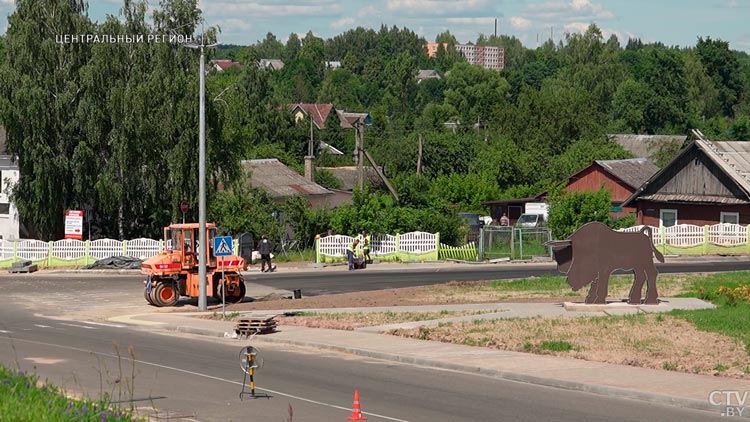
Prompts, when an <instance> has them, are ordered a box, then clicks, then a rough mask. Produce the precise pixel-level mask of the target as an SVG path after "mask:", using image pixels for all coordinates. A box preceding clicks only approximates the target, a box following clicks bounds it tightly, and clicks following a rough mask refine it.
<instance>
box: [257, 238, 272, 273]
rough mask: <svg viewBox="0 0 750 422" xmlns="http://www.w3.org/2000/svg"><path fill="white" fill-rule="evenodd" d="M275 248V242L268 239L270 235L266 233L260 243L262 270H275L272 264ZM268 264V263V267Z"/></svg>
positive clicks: (259, 251)
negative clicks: (272, 254)
mask: <svg viewBox="0 0 750 422" xmlns="http://www.w3.org/2000/svg"><path fill="white" fill-rule="evenodd" d="M272 250H273V243H272V242H271V241H270V240H268V236H266V235H265V234H264V235H263V237H262V238H261V240H260V244H259V245H258V253H260V271H261V272H264V273H265V272H267V271H268V272H270V271H273V265H272V264H271V251H272ZM266 264H268V269H266Z"/></svg>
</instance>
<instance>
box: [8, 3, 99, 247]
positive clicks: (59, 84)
mask: <svg viewBox="0 0 750 422" xmlns="http://www.w3.org/2000/svg"><path fill="white" fill-rule="evenodd" d="M86 7H87V6H86V3H85V2H83V1H69V0H54V1H53V0H48V1H23V2H18V3H17V5H16V10H15V11H14V12H13V13H12V14H11V15H10V16H9V17H8V29H7V34H6V36H5V60H4V61H3V62H2V64H0V82H1V83H0V115H1V116H0V118H1V119H2V122H3V124H4V125H5V130H6V134H7V141H6V148H7V150H8V152H9V153H10V154H13V155H15V156H17V157H18V167H19V171H20V173H21V174H22V175H23V176H22V177H21V178H20V180H19V181H18V183H17V184H16V185H15V188H14V190H13V193H12V200H13V202H14V203H15V204H16V206H17V207H18V210H19V213H20V214H21V215H23V217H24V218H25V219H27V221H29V222H30V223H31V224H32V225H33V226H34V227H35V228H36V229H37V231H38V234H39V236H40V237H41V238H42V239H56V238H59V237H61V236H62V233H63V230H62V229H63V226H62V224H63V214H64V212H65V210H66V209H71V208H78V207H82V206H84V205H85V201H86V198H85V196H84V195H83V194H82V192H80V191H81V190H84V189H83V188H81V187H80V186H79V187H78V189H76V186H75V185H76V181H75V180H76V175H75V173H74V171H73V162H72V161H73V156H74V154H76V147H77V146H78V145H79V144H80V143H81V140H82V136H81V133H80V130H79V129H80V127H81V123H80V121H79V119H78V118H77V117H76V110H77V108H78V105H79V103H80V101H81V96H80V94H81V81H80V70H81V68H82V67H83V66H85V64H86V62H87V60H88V58H89V56H90V45H89V44H86V43H80V42H67V43H65V42H60V43H58V42H56V37H60V36H64V35H72V34H76V35H77V34H92V33H93V32H94V31H93V28H94V27H93V25H92V23H91V22H90V21H89V19H88V18H87V17H86ZM91 149H92V147H90V146H85V147H82V149H81V150H79V152H78V153H77V156H78V157H79V159H84V157H85V156H90V155H91V154H90V152H89V151H90V150H91ZM77 191H78V192H77Z"/></svg>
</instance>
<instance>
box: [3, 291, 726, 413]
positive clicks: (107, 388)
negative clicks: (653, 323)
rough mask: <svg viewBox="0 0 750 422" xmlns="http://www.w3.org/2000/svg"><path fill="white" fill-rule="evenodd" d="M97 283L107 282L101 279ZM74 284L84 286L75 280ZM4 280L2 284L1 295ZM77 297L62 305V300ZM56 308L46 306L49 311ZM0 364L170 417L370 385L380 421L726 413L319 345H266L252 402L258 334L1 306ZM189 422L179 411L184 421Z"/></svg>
mask: <svg viewBox="0 0 750 422" xmlns="http://www.w3.org/2000/svg"><path fill="white" fill-rule="evenodd" d="M90 282H92V283H96V280H90ZM69 286H76V284H74V283H71V284H70V285H69ZM1 291H2V288H0V292H1ZM68 305H69V304H60V306H61V307H65V306H68ZM39 310H40V311H43V312H44V311H45V309H39ZM0 321H2V322H1V323H0V330H2V331H0V361H1V362H2V363H3V364H5V365H6V366H10V367H17V368H20V369H23V370H26V371H34V372H36V373H37V374H38V375H39V376H40V378H41V379H46V380H48V381H49V382H52V383H54V384H56V385H58V386H62V387H64V388H65V389H67V390H69V391H71V392H84V393H86V394H88V395H89V396H92V397H99V396H100V395H101V394H102V393H103V392H106V393H108V394H110V395H111V396H112V397H114V398H115V399H116V400H118V401H122V405H124V406H126V407H127V406H129V405H130V404H131V403H132V404H133V405H134V406H136V407H140V408H144V407H146V408H148V407H150V406H153V407H156V408H158V409H161V412H162V414H161V415H162V416H169V417H170V418H171V419H170V420H197V421H248V420H253V421H282V420H288V419H287V418H288V416H289V411H290V409H291V410H292V412H293V415H294V417H293V419H292V420H294V421H311V422H316V421H320V422H323V421H325V422H328V421H337V420H341V421H345V420H346V418H347V417H348V416H350V415H351V405H352V399H353V392H354V390H355V389H358V390H359V392H360V401H361V406H362V410H363V412H364V414H365V416H366V417H368V418H369V420H370V421H401V422H405V421H415V422H416V421H431V422H434V421H446V422H462V421H467V422H468V421H472V422H475V421H529V422H531V421H544V420H549V421H562V422H565V421H570V422H574V421H575V422H586V421H591V422H594V421H602V420H613V421H634V422H635V421H659V422H669V421H675V422H678V421H679V422H690V421H706V420H712V419H714V418H715V417H718V415H713V414H710V413H705V412H698V411H689V410H684V409H678V408H674V407H667V406H660V405H653V404H647V403H642V402H636V401H629V400H622V399H617V398H611V397H603V396H597V395H592V394H587V393H582V392H573V391H566V390H557V389H553V388H547V387H539V386H533V385H527V384H522V383H516V382H510V381H504V380H496V379H492V378H487V377H483V376H479V375H468V374H461V373H454V372H450V371H441V370H432V369H426V368H421V367H417V366H410V365H405V364H399V363H393V362H384V361H379V360H375V359H366V358H360V357H354V356H349V355H343V354H338V353H335V352H328V351H326V352H321V351H318V350H313V349H305V348H297V347H294V348H292V347H282V346H271V345H269V346H266V345H264V346H263V348H262V350H261V356H262V358H263V367H262V368H261V369H260V370H259V371H258V374H257V376H256V385H257V387H258V389H257V393H259V395H267V396H268V397H267V398H258V399H251V398H246V399H245V400H244V401H240V400H239V398H238V394H239V392H240V390H241V389H242V381H243V380H242V375H243V373H242V372H241V369H240V364H239V357H238V354H239V351H240V350H241V348H242V347H243V346H244V345H246V344H247V341H238V340H230V339H216V338H210V339H208V338H201V337H197V336H189V335H181V336H175V335H159V334H155V333H151V332H148V331H144V330H134V329H131V328H128V327H123V326H118V325H116V324H107V323H104V324H107V325H102V323H96V322H91V321H74V320H59V319H49V318H44V317H40V316H38V315H34V314H33V313H32V312H29V311H27V310H23V309H21V307H19V306H17V305H14V304H11V305H9V306H5V307H2V308H0ZM180 416H181V417H183V418H186V419H177V417H180Z"/></svg>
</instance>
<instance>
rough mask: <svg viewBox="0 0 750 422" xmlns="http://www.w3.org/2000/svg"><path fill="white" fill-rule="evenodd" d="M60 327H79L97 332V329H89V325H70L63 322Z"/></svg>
mask: <svg viewBox="0 0 750 422" xmlns="http://www.w3.org/2000/svg"><path fill="white" fill-rule="evenodd" d="M60 325H67V326H68V327H78V328H85V329H87V330H96V329H97V328H96V327H89V326H88V325H81V324H68V323H67V322H61V323H60Z"/></svg>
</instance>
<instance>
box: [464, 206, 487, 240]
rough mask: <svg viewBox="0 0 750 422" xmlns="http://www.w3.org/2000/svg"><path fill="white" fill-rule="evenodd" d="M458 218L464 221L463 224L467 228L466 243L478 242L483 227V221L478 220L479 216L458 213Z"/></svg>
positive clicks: (469, 213)
mask: <svg viewBox="0 0 750 422" xmlns="http://www.w3.org/2000/svg"><path fill="white" fill-rule="evenodd" d="M458 216H459V217H461V219H462V220H464V224H466V225H467V226H469V231H468V232H467V233H466V242H467V243H470V242H476V241H478V240H479V232H480V230H481V229H482V227H484V220H482V219H481V218H480V215H479V214H477V213H473V212H460V213H458Z"/></svg>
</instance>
